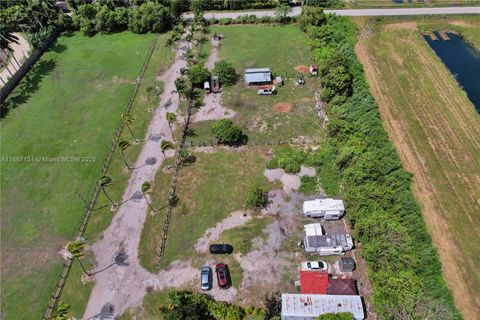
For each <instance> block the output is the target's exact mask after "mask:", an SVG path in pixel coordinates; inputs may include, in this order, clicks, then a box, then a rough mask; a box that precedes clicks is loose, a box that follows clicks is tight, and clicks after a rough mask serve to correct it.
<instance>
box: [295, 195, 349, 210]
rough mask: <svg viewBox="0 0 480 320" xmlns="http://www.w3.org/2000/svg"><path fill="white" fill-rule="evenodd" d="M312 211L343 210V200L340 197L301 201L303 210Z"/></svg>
mask: <svg viewBox="0 0 480 320" xmlns="http://www.w3.org/2000/svg"><path fill="white" fill-rule="evenodd" d="M312 211H341V212H343V211H345V205H344V204H343V200H340V199H332V198H326V199H315V200H312V201H305V202H304V203H303V212H312Z"/></svg>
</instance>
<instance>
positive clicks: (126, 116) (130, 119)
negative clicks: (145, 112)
mask: <svg viewBox="0 0 480 320" xmlns="http://www.w3.org/2000/svg"><path fill="white" fill-rule="evenodd" d="M122 120H123V122H124V123H125V125H126V126H127V128H128V131H130V134H131V135H132V138H133V140H134V143H139V142H140V140H138V139H137V138H136V137H135V134H134V133H133V130H132V125H133V124H134V123H135V117H134V116H133V115H132V114H131V113H123V114H122Z"/></svg>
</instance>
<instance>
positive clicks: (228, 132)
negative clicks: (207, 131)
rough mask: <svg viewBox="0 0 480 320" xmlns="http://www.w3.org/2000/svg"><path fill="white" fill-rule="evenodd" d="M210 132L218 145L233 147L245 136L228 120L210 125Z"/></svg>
mask: <svg viewBox="0 0 480 320" xmlns="http://www.w3.org/2000/svg"><path fill="white" fill-rule="evenodd" d="M211 131H212V133H213V135H214V136H215V138H216V139H217V140H218V142H219V143H222V144H228V145H235V144H239V143H240V142H242V140H244V138H245V136H244V134H243V132H242V129H241V128H240V127H239V126H236V125H234V124H233V122H232V120H230V119H222V120H218V121H216V122H215V123H214V124H212V127H211Z"/></svg>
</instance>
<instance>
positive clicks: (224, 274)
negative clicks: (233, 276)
mask: <svg viewBox="0 0 480 320" xmlns="http://www.w3.org/2000/svg"><path fill="white" fill-rule="evenodd" d="M215 272H216V273H217V280H218V286H219V287H220V288H221V289H228V288H229V287H230V285H231V281H230V271H228V266H227V265H226V264H224V263H218V264H217V265H216V266H215Z"/></svg>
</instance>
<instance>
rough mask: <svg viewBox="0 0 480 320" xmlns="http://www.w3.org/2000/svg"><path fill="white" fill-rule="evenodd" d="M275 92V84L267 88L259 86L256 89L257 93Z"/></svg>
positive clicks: (267, 93) (268, 93)
mask: <svg viewBox="0 0 480 320" xmlns="http://www.w3.org/2000/svg"><path fill="white" fill-rule="evenodd" d="M275 93H276V89H275V86H273V87H268V88H260V89H258V90H257V94H258V95H272V94H275Z"/></svg>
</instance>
